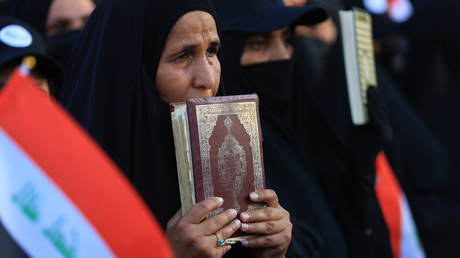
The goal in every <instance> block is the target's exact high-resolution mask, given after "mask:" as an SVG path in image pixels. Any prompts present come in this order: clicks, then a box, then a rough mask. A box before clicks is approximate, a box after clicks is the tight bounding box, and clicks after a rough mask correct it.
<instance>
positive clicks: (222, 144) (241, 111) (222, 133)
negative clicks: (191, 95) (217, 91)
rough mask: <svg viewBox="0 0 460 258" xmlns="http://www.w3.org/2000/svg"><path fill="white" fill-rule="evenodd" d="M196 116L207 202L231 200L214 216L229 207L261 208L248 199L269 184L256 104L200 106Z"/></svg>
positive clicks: (243, 208) (242, 208) (239, 103)
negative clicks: (264, 163)
mask: <svg viewBox="0 0 460 258" xmlns="http://www.w3.org/2000/svg"><path fill="white" fill-rule="evenodd" d="M196 116H197V126H198V136H199V144H200V154H201V167H202V180H203V182H202V184H203V185H202V186H203V191H204V199H206V198H208V197H212V196H223V197H224V198H225V199H226V200H227V201H226V203H224V206H223V207H222V208H221V209H218V210H215V211H214V212H213V214H211V216H212V215H215V214H217V213H219V212H221V211H222V210H224V209H228V208H235V209H237V210H238V211H245V210H247V209H249V210H252V209H255V208H259V207H260V205H259V204H254V203H250V202H248V197H247V195H248V193H249V192H252V191H254V190H261V189H263V188H264V185H265V184H264V174H263V165H262V156H261V145H260V143H261V139H260V132H259V124H258V115H257V104H256V102H236V103H222V104H209V105H197V106H196ZM213 172H214V173H213ZM229 200H231V201H229ZM241 204H242V205H246V206H245V207H240V205H241Z"/></svg>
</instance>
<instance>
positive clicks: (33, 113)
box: [0, 71, 173, 258]
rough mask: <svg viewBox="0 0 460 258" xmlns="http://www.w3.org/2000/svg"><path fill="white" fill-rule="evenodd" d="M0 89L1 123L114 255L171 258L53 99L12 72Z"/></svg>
mask: <svg viewBox="0 0 460 258" xmlns="http://www.w3.org/2000/svg"><path fill="white" fill-rule="evenodd" d="M0 93H1V95H0V125H1V127H2V128H3V129H4V130H5V131H6V132H7V133H8V135H10V136H11V137H12V138H13V139H14V140H15V141H16V143H18V144H19V145H20V146H21V147H22V149H23V150H25V152H26V153H27V154H28V155H29V156H30V157H31V158H32V159H33V160H34V161H35V162H36V163H37V165H38V166H40V167H41V168H42V169H43V171H46V173H47V174H48V176H49V177H50V178H51V179H52V180H53V181H54V182H55V183H56V184H57V185H58V186H59V187H60V188H61V189H62V190H63V191H64V192H65V193H66V195H67V196H68V197H69V198H70V199H71V200H72V201H73V203H74V204H75V205H76V206H77V207H78V208H79V209H80V210H81V211H82V212H83V214H85V216H86V218H87V219H88V220H89V221H90V222H91V223H92V225H93V226H94V227H95V229H96V230H97V231H98V232H99V234H101V236H102V237H103V239H104V240H105V241H106V243H107V244H108V245H109V246H110V248H111V249H112V251H113V252H114V254H115V255H116V256H117V257H129V258H132V257H173V255H172V252H171V251H170V248H169V245H168V243H167V241H166V239H165V237H164V234H163V233H162V232H161V229H160V227H159V226H158V224H157V223H156V222H155V220H154V219H153V217H152V216H151V214H150V213H149V211H148V209H147V208H146V206H145V205H144V203H143V202H142V201H141V199H140V198H139V197H138V196H137V194H136V192H135V190H134V189H133V188H132V187H131V186H130V184H129V183H128V182H127V181H126V180H125V178H124V177H123V176H122V174H121V173H120V172H119V170H118V169H117V168H116V167H115V165H113V163H112V162H111V161H110V160H109V158H107V156H106V155H105V154H104V153H103V151H101V149H100V148H99V147H98V146H97V145H96V144H95V143H94V142H93V140H92V139H91V138H90V137H89V136H87V135H86V133H85V132H84V130H82V129H81V128H80V126H78V124H77V123H76V122H75V121H74V120H73V119H72V118H71V117H70V116H69V115H68V114H67V113H66V112H65V111H64V110H63V109H62V108H61V107H60V106H59V105H58V104H57V103H56V102H55V101H54V100H52V99H49V98H47V97H46V96H45V95H44V94H43V93H42V92H41V91H40V90H39V89H38V88H37V87H35V85H34V83H33V82H32V80H31V79H30V78H27V77H25V76H23V75H21V74H20V73H19V72H18V71H16V72H15V74H14V75H13V76H12V79H11V80H10V81H9V83H8V86H6V87H5V88H4V89H3V91H2V92H0Z"/></svg>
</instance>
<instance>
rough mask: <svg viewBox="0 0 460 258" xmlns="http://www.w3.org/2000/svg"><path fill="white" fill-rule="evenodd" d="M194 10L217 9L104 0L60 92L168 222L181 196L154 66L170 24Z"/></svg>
mask: <svg viewBox="0 0 460 258" xmlns="http://www.w3.org/2000/svg"><path fill="white" fill-rule="evenodd" d="M195 10H202V11H205V12H208V13H210V14H211V15H214V11H213V9H212V4H211V3H209V2H208V1H207V0H193V1H192V0H169V1H161V2H157V1H147V0H138V1H129V2H127V1H124V0H113V1H103V2H102V3H101V4H100V5H99V6H98V7H97V8H96V10H95V12H94V13H93V15H92V16H91V18H90V20H89V21H88V24H87V26H86V27H85V29H84V31H83V34H82V36H81V38H80V40H79V43H78V47H77V49H76V51H75V54H76V55H75V57H76V58H75V60H73V62H72V63H71V64H70V67H69V69H70V70H69V71H70V72H69V73H68V75H67V77H66V80H65V85H64V89H63V93H62V95H61V102H62V103H63V105H64V106H65V107H66V108H67V109H68V110H69V111H70V112H71V113H72V114H73V115H74V117H75V118H76V119H77V120H78V121H79V122H80V123H81V124H82V125H83V127H85V128H86V130H88V132H89V133H90V134H91V135H92V136H93V137H94V138H95V139H96V140H97V141H98V142H99V144H100V145H101V146H102V147H103V148H104V149H105V150H106V151H107V152H108V154H109V155H110V156H111V157H112V159H113V160H114V161H115V162H116V163H117V164H118V166H119V167H120V168H121V169H122V171H123V172H124V173H125V175H126V176H127V177H128V178H129V179H130V180H131V181H132V183H133V184H134V185H135V187H136V188H137V190H138V191H139V192H140V194H141V195H142V197H143V198H144V199H145V201H146V202H147V204H148V205H149V207H150V208H151V210H152V211H153V212H154V213H155V215H156V216H157V218H158V219H159V221H160V223H161V225H163V226H164V227H165V226H166V223H167V221H168V220H169V219H170V218H171V217H172V216H173V215H174V214H175V212H176V211H177V210H178V209H179V208H180V200H179V187H178V183H177V172H176V163H175V154H174V143H173V137H172V129H171V122H170V116H169V111H168V104H167V103H164V102H163V101H161V100H160V98H159V96H158V93H157V91H156V88H155V78H156V70H157V68H158V63H159V60H160V57H161V54H162V52H163V48H164V44H165V41H166V39H167V36H168V34H169V32H170V30H171V28H172V27H173V25H174V24H175V23H176V21H177V20H178V19H179V18H180V17H181V16H183V15H184V14H185V13H187V12H190V11H195ZM107 187H110V186H107Z"/></svg>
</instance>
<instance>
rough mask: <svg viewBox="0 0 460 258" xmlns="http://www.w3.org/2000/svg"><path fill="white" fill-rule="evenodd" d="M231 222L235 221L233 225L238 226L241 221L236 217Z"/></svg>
mask: <svg viewBox="0 0 460 258" xmlns="http://www.w3.org/2000/svg"><path fill="white" fill-rule="evenodd" d="M233 223H235V225H237V226H239V225H240V224H241V221H240V220H239V219H236V220H234V221H233Z"/></svg>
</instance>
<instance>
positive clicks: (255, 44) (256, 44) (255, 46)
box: [246, 39, 267, 51]
mask: <svg viewBox="0 0 460 258" xmlns="http://www.w3.org/2000/svg"><path fill="white" fill-rule="evenodd" d="M266 44H267V43H266V41H265V40H263V39H258V40H250V41H248V42H247V43H246V47H248V48H249V49H251V50H255V51H258V50H262V49H263V48H264V47H265V45H266Z"/></svg>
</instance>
